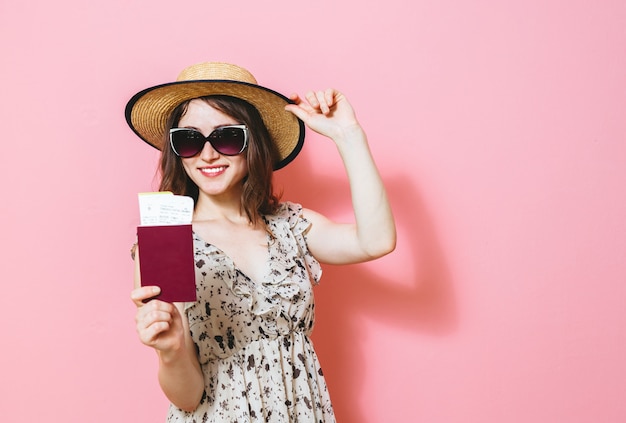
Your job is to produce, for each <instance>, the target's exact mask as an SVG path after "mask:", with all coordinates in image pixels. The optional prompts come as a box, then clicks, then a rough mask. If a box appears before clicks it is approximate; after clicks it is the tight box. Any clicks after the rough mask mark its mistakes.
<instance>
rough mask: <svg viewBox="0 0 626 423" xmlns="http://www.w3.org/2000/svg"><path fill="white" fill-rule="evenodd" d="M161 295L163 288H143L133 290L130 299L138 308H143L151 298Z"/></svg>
mask: <svg viewBox="0 0 626 423" xmlns="http://www.w3.org/2000/svg"><path fill="white" fill-rule="evenodd" d="M160 293H161V288H159V287H158V286H142V287H139V288H135V289H133V291H132V292H131V293H130V299H131V300H132V301H133V302H134V303H135V305H136V306H137V307H141V306H143V305H144V303H145V302H146V301H147V300H149V299H150V298H154V297H156V296H157V295H159V294H160Z"/></svg>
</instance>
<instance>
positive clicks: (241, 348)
mask: <svg viewBox="0 0 626 423" xmlns="http://www.w3.org/2000/svg"><path fill="white" fill-rule="evenodd" d="M264 219H265V222H266V223H267V226H268V228H269V230H270V231H271V233H272V234H273V238H270V237H269V235H268V239H271V240H270V241H269V242H268V249H269V263H268V267H267V270H266V276H265V278H264V279H263V281H259V283H257V282H255V281H252V280H251V279H250V278H248V277H247V276H246V275H245V274H243V273H242V272H241V271H240V270H239V269H238V268H237V267H236V265H235V263H233V261H232V260H231V259H230V257H228V256H226V255H225V254H224V253H223V252H222V251H221V250H219V249H218V248H216V247H215V246H213V245H211V244H208V243H206V242H205V241H203V240H202V239H201V238H200V237H199V236H197V235H196V234H194V250H195V263H196V289H197V295H198V299H197V301H196V302H194V303H188V304H186V305H185V311H186V314H187V317H188V319H189V325H190V330H191V336H192V338H193V340H194V342H195V344H196V347H197V349H198V357H199V360H200V365H201V368H202V371H203V373H204V383H205V390H204V394H203V396H202V400H201V402H200V405H199V406H198V408H197V409H196V410H195V411H193V412H185V411H182V410H180V409H178V408H177V407H175V406H174V405H171V406H170V409H169V413H168V418H167V422H169V423H174V422H188V423H192V422H193V423H201V422H215V423H217V422H219V423H226V422H228V423H235V422H237V423H244V422H250V423H253V422H254V423H261V422H268V423H269V422H271V423H286V422H293V423H295V422H299V423H309V422H310V423H331V422H335V417H334V414H333V409H332V405H331V402H330V397H329V394H328V389H327V387H326V382H325V380H324V376H323V374H322V369H321V368H320V364H319V362H318V359H317V355H316V354H315V351H314V350H313V345H312V343H311V340H310V339H309V335H310V333H311V331H312V329H313V322H314V302H313V285H314V284H317V283H318V282H319V278H320V276H321V268H320V265H319V263H318V262H317V261H316V260H315V258H314V257H313V256H312V255H311V254H310V253H309V251H308V248H307V245H306V240H305V235H306V232H307V230H308V228H309V226H310V223H309V222H308V221H306V220H305V219H304V218H303V216H302V207H301V206H300V205H296V204H293V203H283V204H281V207H280V209H279V210H278V212H277V213H276V214H275V215H272V216H265V217H264Z"/></svg>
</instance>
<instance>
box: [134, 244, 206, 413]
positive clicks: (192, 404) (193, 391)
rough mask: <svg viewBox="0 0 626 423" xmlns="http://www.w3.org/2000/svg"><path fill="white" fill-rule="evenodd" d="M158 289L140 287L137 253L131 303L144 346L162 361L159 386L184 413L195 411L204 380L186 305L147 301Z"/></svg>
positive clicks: (160, 362)
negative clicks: (135, 307) (134, 308)
mask: <svg viewBox="0 0 626 423" xmlns="http://www.w3.org/2000/svg"><path fill="white" fill-rule="evenodd" d="M158 293H159V288H158V287H153V286H144V287H142V286H141V275H140V272H139V255H138V254H137V252H135V289H134V290H133V291H132V293H131V299H132V300H133V302H134V303H135V305H136V306H137V314H136V316H135V320H136V324H137V333H138V334H139V339H140V340H141V342H142V343H143V344H145V345H147V346H149V347H152V348H154V350H155V351H156V353H157V356H158V359H159V371H158V376H159V383H160V385H161V389H162V390H163V392H164V393H165V395H166V396H167V398H168V399H169V400H170V402H171V403H172V404H174V405H175V406H177V407H178V408H180V409H182V410H185V411H193V410H195V409H196V407H197V406H198V404H199V403H200V399H201V398H202V393H203V392H204V378H203V375H202V370H201V369H200V363H199V362H198V357H197V356H196V349H195V346H194V343H193V340H192V339H191V335H190V332H189V323H188V321H187V318H186V317H185V313H184V310H183V304H181V303H175V304H170V303H166V302H163V301H159V300H151V301H148V302H147V303H144V302H143V300H147V299H149V298H151V297H153V296H155V295H157V294H158Z"/></svg>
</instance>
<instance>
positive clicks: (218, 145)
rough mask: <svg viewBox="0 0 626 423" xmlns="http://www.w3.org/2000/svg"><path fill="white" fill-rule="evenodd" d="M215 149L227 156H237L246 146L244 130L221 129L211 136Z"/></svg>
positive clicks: (210, 139)
mask: <svg viewBox="0 0 626 423" xmlns="http://www.w3.org/2000/svg"><path fill="white" fill-rule="evenodd" d="M209 141H210V142H211V145H212V146H213V148H214V149H215V150H216V151H217V152H218V153H220V154H223V155H225V156H235V155H237V154H239V153H241V152H242V150H243V149H244V147H245V146H246V134H245V131H244V129H243V128H219V129H216V130H215V131H213V132H212V133H211V135H209Z"/></svg>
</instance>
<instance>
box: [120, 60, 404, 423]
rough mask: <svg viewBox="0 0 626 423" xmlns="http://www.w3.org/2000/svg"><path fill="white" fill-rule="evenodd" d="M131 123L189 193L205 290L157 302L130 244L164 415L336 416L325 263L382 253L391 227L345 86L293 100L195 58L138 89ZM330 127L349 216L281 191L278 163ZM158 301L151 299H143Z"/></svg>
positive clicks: (139, 319) (140, 326)
mask: <svg viewBox="0 0 626 423" xmlns="http://www.w3.org/2000/svg"><path fill="white" fill-rule="evenodd" d="M126 118H127V121H128V123H129V125H130V127H131V128H132V129H133V130H134V131H135V133H137V134H138V135H139V136H140V137H141V138H142V139H143V140H144V141H146V142H148V143H149V144H151V145H153V146H155V147H157V148H159V149H161V150H162V155H161V176H162V181H161V187H160V189H161V190H163V191H172V192H174V193H175V194H180V195H188V196H191V197H192V198H194V200H195V209H194V216H193V238H194V251H195V253H194V254H195V263H196V290H197V297H198V300H197V301H196V302H193V303H173V304H171V303H167V302H163V301H159V300H157V299H152V300H150V299H151V298H153V297H154V296H156V295H157V294H158V293H159V292H160V291H159V288H158V287H154V286H141V282H140V274H139V253H140V251H139V249H137V250H136V254H135V262H136V269H137V270H136V272H135V289H134V290H133V291H132V294H131V298H132V300H133V301H134V303H135V304H136V306H137V315H136V326H137V332H138V334H139V338H140V340H141V342H143V343H144V344H145V345H148V346H150V347H152V348H154V349H155V350H156V352H157V356H158V363H159V368H158V376H159V382H160V385H161V387H162V390H163V391H164V393H165V394H166V396H167V397H168V399H169V400H170V401H171V404H172V405H171V407H170V410H169V414H168V419H167V421H168V422H201V421H202V422H234V421H236V422H248V421H250V422H281V423H282V422H334V421H335V418H334V414H333V409H332V405H331V402H330V398H329V394H328V391H327V388H326V383H325V381H324V377H323V373H322V371H321V368H320V366H319V363H318V360H317V356H316V354H315V352H314V350H313V347H312V344H311V342H310V340H309V335H310V333H311V330H312V328H313V321H314V303H313V293H312V287H313V285H315V284H317V282H318V281H319V278H320V276H321V269H320V264H319V263H320V262H321V263H332V264H347V263H356V262H363V261H367V260H372V259H375V258H378V257H381V256H383V255H385V254H387V253H389V252H391V251H392V250H393V249H394V248H395V241H396V233H395V225H394V220H393V217H392V214H391V210H390V207H389V203H388V201H387V196H386V193H385V189H384V187H383V184H382V182H381V179H380V176H379V174H378V171H377V169H376V167H375V164H374V161H373V159H372V157H371V154H370V151H369V147H368V144H367V140H366V137H365V134H364V132H363V130H362V128H361V126H360V125H359V123H358V121H357V119H356V117H355V114H354V111H353V109H352V107H351V105H350V104H349V103H348V101H347V99H346V98H345V96H344V95H343V94H341V93H340V92H338V91H336V90H333V89H328V90H325V91H319V92H310V93H308V94H307V95H306V98H305V99H302V98H300V97H299V96H298V95H293V96H292V97H291V98H290V99H287V98H286V97H284V96H282V95H281V94H279V93H276V92H275V91H272V90H269V89H267V88H264V87H261V86H259V85H258V84H257V82H256V80H255V79H254V77H253V76H252V75H251V74H250V73H249V72H248V71H246V70H245V69H242V68H240V67H238V66H235V65H231V64H225V63H201V64H198V65H194V66H191V67H189V68H187V69H185V70H184V71H183V72H182V73H181V75H180V76H179V78H178V80H177V81H176V82H173V83H168V84H163V85H159V86H156V87H151V88H148V89H146V90H143V91H141V92H140V93H138V94H137V95H135V96H134V97H133V98H132V99H131V100H130V101H129V103H128V105H127V108H126ZM303 123H304V124H306V125H307V126H308V127H309V128H311V129H312V130H314V131H316V132H318V133H320V134H322V135H325V136H327V137H329V138H331V139H332V140H333V141H334V142H335V144H336V146H337V149H338V151H339V154H340V155H341V157H342V159H343V162H344V164H345V168H346V171H347V175H348V178H349V181H350V187H351V192H352V203H353V208H354V215H355V222H354V223H350V224H343V223H335V222H332V221H330V220H329V219H327V218H326V217H324V216H323V215H321V214H319V213H316V212H314V211H312V210H309V209H306V208H303V207H301V206H300V205H298V204H293V203H290V202H280V201H279V198H278V196H277V195H276V194H275V193H274V192H273V191H272V172H273V170H276V169H279V168H281V167H283V166H285V165H287V164H288V163H289V162H291V161H292V160H293V159H294V158H295V156H296V155H297V154H298V152H299V151H300V149H301V147H302V142H303V139H304V126H303ZM148 300H150V301H148Z"/></svg>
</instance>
